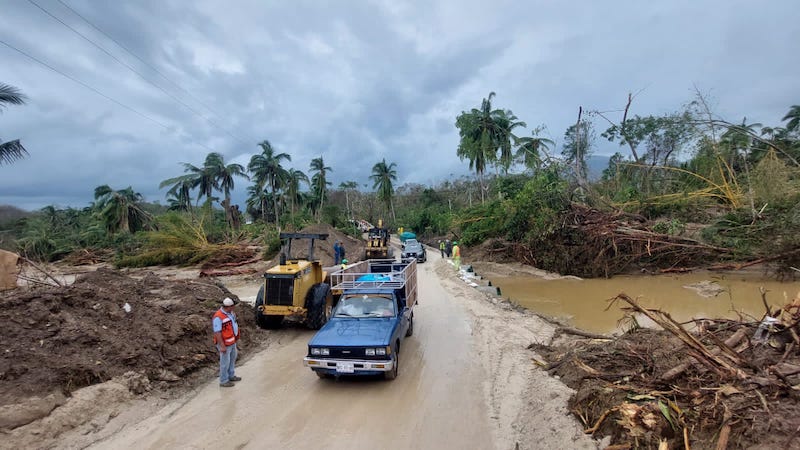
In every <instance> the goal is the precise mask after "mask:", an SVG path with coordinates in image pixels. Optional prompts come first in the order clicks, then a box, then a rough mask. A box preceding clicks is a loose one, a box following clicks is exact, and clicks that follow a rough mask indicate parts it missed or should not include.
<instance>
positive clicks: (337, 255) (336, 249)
mask: <svg viewBox="0 0 800 450" xmlns="http://www.w3.org/2000/svg"><path fill="white" fill-rule="evenodd" d="M340 262H342V243H341V242H339V241H336V242H334V244H333V265H334V266H338V265H339V263H340Z"/></svg>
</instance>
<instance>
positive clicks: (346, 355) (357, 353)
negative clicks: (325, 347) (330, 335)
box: [325, 347, 387, 359]
mask: <svg viewBox="0 0 800 450" xmlns="http://www.w3.org/2000/svg"><path fill="white" fill-rule="evenodd" d="M330 349H331V354H330V356H325V358H338V359H386V358H387V357H386V355H380V356H367V355H366V354H365V350H364V347H330Z"/></svg>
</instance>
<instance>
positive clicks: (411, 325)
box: [406, 313, 414, 337]
mask: <svg viewBox="0 0 800 450" xmlns="http://www.w3.org/2000/svg"><path fill="white" fill-rule="evenodd" d="M412 334H414V313H411V317H409V318H408V329H407V330H406V337H409V336H411V335H412Z"/></svg>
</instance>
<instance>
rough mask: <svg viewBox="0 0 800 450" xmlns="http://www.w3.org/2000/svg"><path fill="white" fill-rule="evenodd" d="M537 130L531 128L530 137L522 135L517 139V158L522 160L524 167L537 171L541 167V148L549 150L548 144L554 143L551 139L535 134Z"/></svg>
mask: <svg viewBox="0 0 800 450" xmlns="http://www.w3.org/2000/svg"><path fill="white" fill-rule="evenodd" d="M538 131H541V130H539V129H538V128H537V129H536V130H533V133H532V134H533V136H532V137H522V138H519V139H517V145H518V146H519V147H518V148H517V158H519V159H520V160H522V164H524V165H525V167H527V168H529V169H531V170H533V171H534V172H536V171H538V170H539V169H541V167H542V155H541V151H542V150H550V146H553V145H555V142H553V141H552V140H551V139H547V138H543V137H539V136H537V134H538Z"/></svg>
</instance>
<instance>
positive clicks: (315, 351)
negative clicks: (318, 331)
mask: <svg viewBox="0 0 800 450" xmlns="http://www.w3.org/2000/svg"><path fill="white" fill-rule="evenodd" d="M311 354H312V355H319V354H320V352H319V349H318V348H312V349H311Z"/></svg>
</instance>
